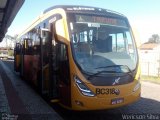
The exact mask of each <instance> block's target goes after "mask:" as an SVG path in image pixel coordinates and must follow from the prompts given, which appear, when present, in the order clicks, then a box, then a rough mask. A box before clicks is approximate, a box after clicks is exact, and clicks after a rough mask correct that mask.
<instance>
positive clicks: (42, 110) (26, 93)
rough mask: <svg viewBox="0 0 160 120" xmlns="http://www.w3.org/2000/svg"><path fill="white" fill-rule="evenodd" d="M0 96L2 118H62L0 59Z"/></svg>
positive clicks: (34, 119)
mask: <svg viewBox="0 0 160 120" xmlns="http://www.w3.org/2000/svg"><path fill="white" fill-rule="evenodd" d="M0 97H1V98H0V113H1V116H0V117H1V118H2V119H4V117H6V118H7V117H13V118H16V117H18V118H20V119H22V120H24V119H25V120H26V119H27V120H30V119H33V120H40V119H43V120H44V119H45V120H61V119H62V118H61V117H60V116H59V114H57V113H56V112H55V111H54V109H52V107H51V106H50V105H48V104H47V103H46V102H45V101H44V100H43V99H42V98H41V97H40V96H39V95H38V94H37V93H36V92H35V91H34V90H33V89H32V88H31V87H30V86H28V85H27V84H26V83H25V82H24V81H22V80H20V79H19V76H17V75H16V74H15V73H13V71H12V70H10V69H9V68H8V67H7V66H6V65H5V64H4V63H3V62H2V61H0ZM11 115H12V116H11ZM1 118H0V119H1ZM5 120H10V119H5ZM18 120H19V119H18Z"/></svg>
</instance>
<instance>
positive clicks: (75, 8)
mask: <svg viewBox="0 0 160 120" xmlns="http://www.w3.org/2000/svg"><path fill="white" fill-rule="evenodd" d="M56 8H62V9H64V10H65V11H66V12H78V13H80V12H90V13H105V14H106V13H107V14H112V15H115V16H119V17H125V18H126V16H125V15H123V14H121V13H118V12H116V11H112V10H109V9H103V8H98V7H92V6H78V5H57V6H52V7H50V8H48V9H46V10H44V12H43V14H45V13H47V12H49V11H50V10H53V9H56Z"/></svg>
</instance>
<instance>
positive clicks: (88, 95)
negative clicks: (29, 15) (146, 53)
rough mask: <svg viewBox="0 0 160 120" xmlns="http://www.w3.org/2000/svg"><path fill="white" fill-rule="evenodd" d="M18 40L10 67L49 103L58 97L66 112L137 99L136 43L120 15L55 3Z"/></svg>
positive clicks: (103, 106) (110, 105)
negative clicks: (13, 64) (45, 97)
mask: <svg viewBox="0 0 160 120" xmlns="http://www.w3.org/2000/svg"><path fill="white" fill-rule="evenodd" d="M18 38H19V43H20V44H21V50H19V49H16V48H15V51H16V50H19V51H21V52H17V53H20V54H16V52H15V56H16V55H17V57H16V58H17V59H15V70H17V71H19V72H20V74H21V76H22V77H23V78H24V79H25V80H26V81H29V82H31V83H32V84H33V85H34V86H35V87H36V88H37V89H38V90H39V91H40V93H41V94H42V95H45V96H47V97H48V98H49V99H50V100H51V101H52V102H53V101H55V100H57V99H58V101H59V104H60V105H62V106H64V107H65V108H68V109H72V110H100V109H109V108H115V107H120V106H124V105H127V104H130V103H133V102H135V101H137V100H138V99H139V98H140V94H141V85H140V82H139V76H140V68H139V62H138V54H137V49H136V44H135V40H134V36H133V34H132V30H131V27H130V25H129V22H128V20H127V18H126V17H125V16H124V15H122V14H119V13H117V12H113V11H110V10H105V9H101V8H95V7H85V6H56V7H52V8H49V9H48V10H46V11H44V13H43V14H42V15H41V16H40V17H38V19H36V20H35V21H34V22H33V23H32V24H31V26H29V27H28V28H27V29H26V30H25V31H23V32H22V34H20V35H19V37H18ZM17 46H18V45H17Z"/></svg>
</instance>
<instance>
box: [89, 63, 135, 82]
mask: <svg viewBox="0 0 160 120" xmlns="http://www.w3.org/2000/svg"><path fill="white" fill-rule="evenodd" d="M110 67H117V68H118V69H117V70H110V71H109V70H108V71H107V70H102V71H98V72H97V73H95V74H92V75H90V76H89V77H88V80H89V79H91V78H92V77H94V76H97V75H99V74H101V73H126V74H128V75H129V76H131V77H132V78H133V72H132V70H131V69H130V68H129V67H128V66H127V65H111V66H103V67H97V68H95V69H99V68H110ZM121 67H126V68H127V69H128V72H123V71H122V70H121Z"/></svg>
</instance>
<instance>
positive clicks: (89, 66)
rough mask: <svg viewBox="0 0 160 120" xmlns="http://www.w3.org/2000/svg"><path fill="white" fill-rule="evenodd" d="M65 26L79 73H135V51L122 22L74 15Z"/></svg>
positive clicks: (129, 33)
mask: <svg viewBox="0 0 160 120" xmlns="http://www.w3.org/2000/svg"><path fill="white" fill-rule="evenodd" d="M68 24H69V26H70V31H71V34H70V35H71V44H72V52H73V56H74V59H75V61H76V63H77V64H78V66H79V67H80V68H81V69H82V70H84V71H86V72H89V73H93V74H95V73H97V72H99V71H104V70H105V71H112V72H121V73H124V72H129V71H133V70H135V68H136V65H137V50H136V47H135V43H134V38H133V36H132V33H131V29H130V26H129V24H128V22H127V20H126V19H122V18H114V17H108V16H98V15H97V16H96V15H88V14H87V15H84V14H75V13H74V14H70V21H69V22H68ZM107 66H108V67H107ZM110 66H112V67H110ZM114 66H115V67H114ZM117 66H126V67H117ZM117 68H118V69H117ZM128 69H129V71H128Z"/></svg>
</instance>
